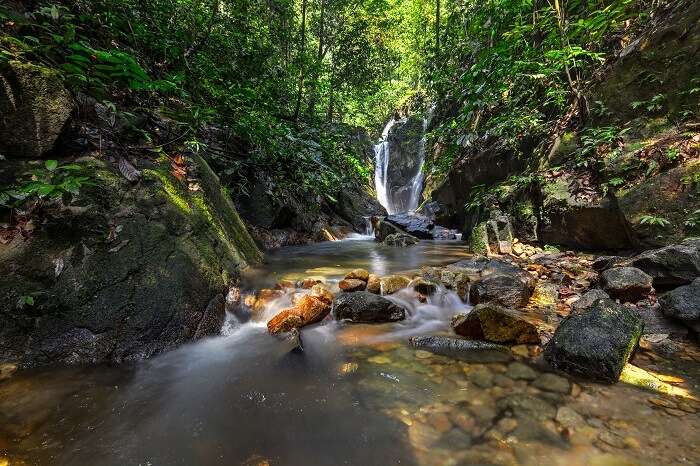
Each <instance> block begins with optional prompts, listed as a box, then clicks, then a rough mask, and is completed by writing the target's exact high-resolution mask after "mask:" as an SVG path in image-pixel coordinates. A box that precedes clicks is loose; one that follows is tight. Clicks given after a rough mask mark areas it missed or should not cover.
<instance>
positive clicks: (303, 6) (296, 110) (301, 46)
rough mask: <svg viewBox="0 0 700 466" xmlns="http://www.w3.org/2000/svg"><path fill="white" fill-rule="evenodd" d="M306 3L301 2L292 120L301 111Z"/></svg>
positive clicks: (304, 1)
mask: <svg viewBox="0 0 700 466" xmlns="http://www.w3.org/2000/svg"><path fill="white" fill-rule="evenodd" d="M306 3H307V0H302V2H301V34H300V36H301V37H300V38H299V41H300V43H299V89H298V92H297V103H296V106H295V107H294V121H297V120H299V112H301V97H302V94H303V92H304V71H305V70H304V55H305V54H306Z"/></svg>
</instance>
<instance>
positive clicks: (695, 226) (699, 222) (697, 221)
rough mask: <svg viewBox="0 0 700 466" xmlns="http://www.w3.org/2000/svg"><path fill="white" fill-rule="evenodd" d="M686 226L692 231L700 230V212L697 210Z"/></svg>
mask: <svg viewBox="0 0 700 466" xmlns="http://www.w3.org/2000/svg"><path fill="white" fill-rule="evenodd" d="M685 226H686V227H687V228H688V229H690V230H691V231H698V230H700V210H696V211H695V212H693V213H692V214H690V216H689V217H688V219H687V220H686V221H685Z"/></svg>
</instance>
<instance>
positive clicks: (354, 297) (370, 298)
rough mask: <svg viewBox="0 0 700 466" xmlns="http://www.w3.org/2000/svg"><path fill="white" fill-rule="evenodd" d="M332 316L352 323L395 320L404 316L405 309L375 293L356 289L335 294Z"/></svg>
mask: <svg viewBox="0 0 700 466" xmlns="http://www.w3.org/2000/svg"><path fill="white" fill-rule="evenodd" d="M333 316H334V317H335V318H336V319H337V320H346V321H350V322H354V323H382V322H396V321H399V320H403V319H405V318H406V310H405V309H404V308H402V307H400V306H398V305H396V304H394V303H392V302H391V301H389V300H388V299H386V298H382V297H381V296H377V295H376V294H373V293H370V292H368V291H357V292H355V293H340V294H338V295H337V296H336V298H335V301H334V302H333Z"/></svg>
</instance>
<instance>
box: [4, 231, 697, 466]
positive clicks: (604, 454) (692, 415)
mask: <svg viewBox="0 0 700 466" xmlns="http://www.w3.org/2000/svg"><path fill="white" fill-rule="evenodd" d="M465 249H466V248H465V246H464V244H463V243H460V242H427V241H426V242H421V243H420V244H419V245H418V246H416V247H414V248H408V249H401V248H389V247H386V246H383V245H380V244H377V243H375V242H373V241H371V240H370V239H368V238H365V237H356V238H354V239H351V240H345V241H340V242H328V243H321V244H317V245H311V246H300V247H293V248H285V249H282V250H279V251H277V252H275V253H273V254H271V255H269V256H268V258H267V261H266V263H265V264H263V265H262V266H260V267H257V268H254V269H251V270H249V271H248V272H247V273H246V274H245V276H244V278H243V288H244V290H255V289H259V288H262V287H266V286H271V285H272V284H274V283H275V282H277V281H278V280H280V279H298V278H302V277H309V276H314V277H322V278H323V279H325V280H327V281H329V282H331V283H333V282H334V281H337V280H338V279H339V278H342V276H343V275H344V274H345V273H346V272H347V271H349V270H352V269H354V268H358V267H362V268H366V269H368V270H369V271H370V272H372V273H377V274H380V275H384V274H388V273H395V272H401V271H409V270H415V269H418V268H419V267H421V266H425V265H442V264H447V263H450V262H454V261H456V260H459V259H460V258H464V257H466V256H467V254H466V253H465ZM285 299H288V297H287V296H284V297H282V298H280V300H279V302H277V303H273V304H271V306H270V308H269V309H267V310H266V311H265V312H267V313H268V314H273V313H274V312H276V310H278V309H279V308H280V307H282V306H284V304H285ZM390 299H392V300H394V301H395V302H397V303H399V304H401V305H402V306H404V307H405V308H407V309H408V311H409V312H408V318H407V319H406V320H405V321H403V322H399V323H395V324H382V325H354V326H351V325H343V324H338V323H336V322H334V321H332V320H326V321H324V322H321V323H320V324H318V325H316V326H313V327H309V328H305V329H304V330H303V331H302V340H303V345H304V351H303V352H302V353H298V352H293V353H290V352H289V345H288V343H287V342H286V341H284V340H279V339H277V338H274V337H270V336H269V335H268V334H267V331H266V327H265V322H264V320H258V321H255V320H253V321H249V322H246V323H241V322H239V321H237V320H236V319H235V318H234V317H233V316H230V317H229V319H228V321H227V323H226V325H225V326H224V329H223V334H222V335H221V336H218V337H213V338H208V339H205V340H201V341H199V342H196V343H193V344H189V345H186V346H184V347H181V348H179V349H176V350H174V351H171V352H168V353H165V354H162V355H160V356H157V357H155V358H153V359H151V360H149V361H144V362H141V363H134V364H127V365H122V366H119V367H108V366H98V367H85V368H63V369H42V370H31V371H25V372H21V373H18V374H16V375H14V376H13V377H11V378H10V379H9V380H6V381H3V382H0V465H2V466H7V465H12V466H15V465H40V466H43V465H71V466H72V465H76V466H78V465H80V466H82V465H88V464H89V465H114V466H117V465H119V466H122V465H144V466H145V465H153V466H156V465H163V466H170V465H204V466H208V465H239V464H240V465H258V466H263V465H309V466H317V465H318V466H321V465H337V464H348V465H389V464H400V465H452V464H454V465H457V464H464V465H471V464H496V465H510V464H512V465H541V464H547V465H550V464H551V465H579V464H580V465H587V464H599V465H613V464H614V465H627V464H642V465H646V464H649V465H652V464H654V465H655V464H700V448H699V445H700V419H699V416H698V415H697V411H698V409H700V406H699V405H698V403H697V402H696V401H694V400H693V397H695V396H698V393H700V389H699V387H700V363H699V362H698V356H697V353H696V352H695V350H694V349H693V348H692V347H686V346H683V348H681V350H680V351H679V352H677V353H675V354H674V356H673V357H672V358H668V357H665V356H663V355H655V354H653V353H645V354H642V355H639V356H638V357H637V358H636V360H635V364H637V365H640V366H643V367H644V368H645V369H647V370H650V371H652V370H653V371H655V373H658V374H663V375H664V376H665V377H667V378H669V377H670V378H675V379H676V382H675V383H676V384H677V386H678V388H679V389H682V390H683V393H685V395H684V396H681V397H678V396H675V397H669V396H666V395H665V394H663V393H656V392H653V391H648V390H642V389H640V388H638V387H635V386H632V385H629V384H625V383H619V384H617V385H614V386H607V385H598V384H591V383H586V382H581V381H572V380H568V379H565V378H562V377H559V376H556V375H554V374H548V373H547V372H546V369H544V368H543V367H540V366H538V365H537V364H534V365H532V364H530V359H529V358H528V354H523V355H522V356H523V357H522V358H517V357H516V359H521V360H522V361H520V362H518V361H515V362H512V363H508V364H506V363H498V364H468V363H464V362H459V361H455V360H452V359H449V358H446V357H443V356H437V355H434V354H431V353H428V352H425V351H420V350H418V351H417V350H415V349H412V348H410V347H409V346H408V345H407V344H406V342H407V339H408V338H409V337H410V336H414V335H426V334H440V333H446V332H448V331H449V322H450V319H451V317H452V316H453V315H454V314H456V313H459V312H466V311H468V310H469V309H470V306H469V304H468V303H464V302H462V301H461V300H460V299H459V297H457V296H456V295H455V294H454V293H452V292H451V291H448V290H444V289H441V290H439V292H438V293H437V294H436V295H434V296H432V297H430V298H429V299H428V300H427V302H421V301H419V300H417V299H416V298H415V296H413V295H412V294H410V293H402V292H399V293H397V294H396V295H392V297H391V298H390ZM519 350H520V351H525V353H527V351H528V349H527V348H521V349H519ZM669 380H670V379H669ZM679 380H680V382H679ZM651 400H653V401H651ZM664 403H665V404H666V405H665V406H664Z"/></svg>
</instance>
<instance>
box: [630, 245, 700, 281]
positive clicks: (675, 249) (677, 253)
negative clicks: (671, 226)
mask: <svg viewBox="0 0 700 466" xmlns="http://www.w3.org/2000/svg"><path fill="white" fill-rule="evenodd" d="M624 265H625V266H629V267H636V268H638V269H641V270H643V271H644V272H645V273H647V274H648V275H650V276H651V277H652V280H653V285H654V287H655V288H657V289H658V288H669V287H676V286H681V285H687V284H688V283H690V282H692V281H693V280H695V279H696V278H698V277H700V251H699V250H698V247H697V245H696V244H695V243H694V242H693V241H689V242H686V243H685V244H674V245H671V246H666V247H663V248H660V249H652V250H650V251H645V252H643V253H641V254H639V255H637V256H634V257H632V258H631V259H628V260H627V261H626V262H625V263H624Z"/></svg>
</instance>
